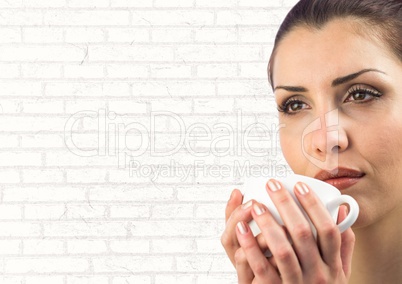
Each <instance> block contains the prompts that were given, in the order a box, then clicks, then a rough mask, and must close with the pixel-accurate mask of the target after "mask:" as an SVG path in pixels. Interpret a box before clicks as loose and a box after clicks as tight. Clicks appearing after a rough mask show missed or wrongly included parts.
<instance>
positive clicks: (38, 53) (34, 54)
mask: <svg viewBox="0 0 402 284" xmlns="http://www.w3.org/2000/svg"><path fill="white" fill-rule="evenodd" d="M84 57H85V50H84V49H83V48H80V47H76V46H71V45H70V46H65V45H60V46H54V45H48V46H46V45H45V46H37V45H24V46H21V45H18V46H9V45H5V46H0V61H13V62H26V61H31V62H41V61H57V62H64V61H77V62H81V61H82V59H83V58H84Z"/></svg>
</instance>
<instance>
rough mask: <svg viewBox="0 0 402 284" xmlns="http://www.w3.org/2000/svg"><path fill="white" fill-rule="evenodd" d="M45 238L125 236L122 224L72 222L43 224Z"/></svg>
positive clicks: (124, 225) (125, 232) (124, 224)
mask: <svg viewBox="0 0 402 284" xmlns="http://www.w3.org/2000/svg"><path fill="white" fill-rule="evenodd" d="M43 226H44V235H45V237H122V236H125V235H126V234H127V231H126V226H127V224H126V223H124V222H105V221H86V220H82V221H79V222H78V221H74V222H57V223H55V222H53V223H47V224H44V225H43Z"/></svg>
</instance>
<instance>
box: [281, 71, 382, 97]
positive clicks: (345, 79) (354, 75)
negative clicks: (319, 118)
mask: <svg viewBox="0 0 402 284" xmlns="http://www.w3.org/2000/svg"><path fill="white" fill-rule="evenodd" d="M367 72H379V73H382V74H386V73H385V72H383V71H381V70H378V69H373V68H371V69H363V70H360V71H359V72H356V73H352V74H349V75H346V76H343V77H339V78H336V79H335V80H333V81H332V84H331V86H332V87H336V86H338V85H341V84H344V83H346V82H348V81H351V80H353V79H355V78H357V77H359V76H360V75H362V74H364V73H367ZM277 89H283V90H286V91H288V92H308V89H307V88H305V87H301V86H276V87H275V89H274V92H275V91H276V90H277Z"/></svg>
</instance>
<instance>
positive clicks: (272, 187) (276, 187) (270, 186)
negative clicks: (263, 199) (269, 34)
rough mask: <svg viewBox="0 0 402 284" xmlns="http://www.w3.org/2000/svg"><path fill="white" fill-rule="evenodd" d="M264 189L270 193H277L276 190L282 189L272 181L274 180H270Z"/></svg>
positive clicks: (277, 183) (276, 182)
mask: <svg viewBox="0 0 402 284" xmlns="http://www.w3.org/2000/svg"><path fill="white" fill-rule="evenodd" d="M266 187H267V188H268V189H269V190H271V191H278V190H280V189H281V188H282V187H281V184H280V183H279V182H278V181H276V180H274V179H270V180H269V181H268V182H267V185H266Z"/></svg>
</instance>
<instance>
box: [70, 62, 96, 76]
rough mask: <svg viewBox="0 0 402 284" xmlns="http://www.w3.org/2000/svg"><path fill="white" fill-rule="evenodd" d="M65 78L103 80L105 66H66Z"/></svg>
mask: <svg viewBox="0 0 402 284" xmlns="http://www.w3.org/2000/svg"><path fill="white" fill-rule="evenodd" d="M64 77H65V78H103V77H104V70H103V65H85V64H83V65H81V64H80V65H67V66H64Z"/></svg>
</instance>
